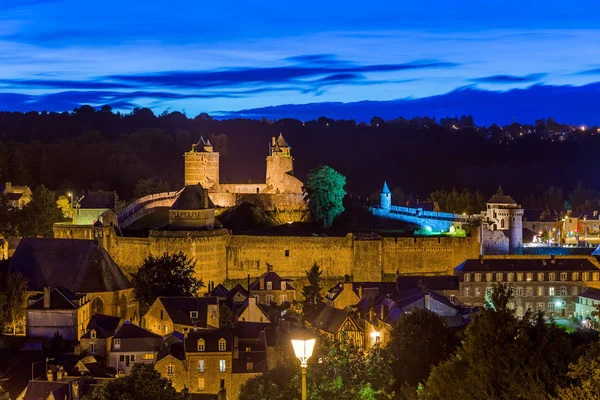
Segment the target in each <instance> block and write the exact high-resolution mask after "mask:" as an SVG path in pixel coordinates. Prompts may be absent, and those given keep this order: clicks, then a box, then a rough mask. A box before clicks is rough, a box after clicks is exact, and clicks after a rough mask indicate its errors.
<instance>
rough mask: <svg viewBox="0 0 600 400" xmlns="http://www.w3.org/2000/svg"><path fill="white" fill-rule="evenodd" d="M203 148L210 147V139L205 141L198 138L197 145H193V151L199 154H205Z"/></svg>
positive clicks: (202, 138)
mask: <svg viewBox="0 0 600 400" xmlns="http://www.w3.org/2000/svg"><path fill="white" fill-rule="evenodd" d="M204 146H208V147H212V144H211V143H210V139H208V138H207V139H206V140H204V137H202V136H200V139H199V140H198V143H196V144H195V145H194V151H195V152H199V153H202V152H207V151H206V150H205V149H204Z"/></svg>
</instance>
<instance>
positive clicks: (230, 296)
mask: <svg viewBox="0 0 600 400" xmlns="http://www.w3.org/2000/svg"><path fill="white" fill-rule="evenodd" d="M237 294H240V295H241V296H243V297H244V300H245V299H247V298H248V296H250V292H248V291H247V290H246V288H245V287H243V286H242V285H240V284H239V283H238V284H237V285H235V286H234V287H233V288H232V289H231V290H229V291H228V292H227V300H226V301H227V303H228V304H230V305H231V303H232V302H233V300H235V296H236V295H237Z"/></svg>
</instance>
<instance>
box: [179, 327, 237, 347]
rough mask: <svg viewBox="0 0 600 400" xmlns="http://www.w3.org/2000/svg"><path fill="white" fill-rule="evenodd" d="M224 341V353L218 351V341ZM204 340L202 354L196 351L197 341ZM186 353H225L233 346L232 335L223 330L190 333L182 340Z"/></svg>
mask: <svg viewBox="0 0 600 400" xmlns="http://www.w3.org/2000/svg"><path fill="white" fill-rule="evenodd" d="M221 338H223V339H225V351H219V340H220V339H221ZM199 339H204V349H205V350H204V352H199V351H198V340H199ZM183 343H184V348H185V352H186V353H216V352H219V353H227V352H231V348H232V346H233V335H232V333H231V331H229V330H225V329H213V330H198V331H194V330H192V331H190V332H189V333H188V336H187V337H186V338H185V339H184V340H183Z"/></svg>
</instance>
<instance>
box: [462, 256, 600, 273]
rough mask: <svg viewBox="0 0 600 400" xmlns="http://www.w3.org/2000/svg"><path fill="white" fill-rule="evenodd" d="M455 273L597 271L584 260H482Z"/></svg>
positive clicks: (467, 262)
mask: <svg viewBox="0 0 600 400" xmlns="http://www.w3.org/2000/svg"><path fill="white" fill-rule="evenodd" d="M455 271H456V272H488V271H489V272H493V271H499V272H503V271H506V272H512V271H523V272H527V271H599V269H598V267H596V266H595V265H594V264H593V263H592V262H591V261H590V260H588V259H585V258H556V259H554V262H553V260H552V259H539V258H499V259H492V258H483V260H482V261H480V260H479V259H469V260H466V261H464V262H463V263H462V264H460V265H459V266H458V267H456V268H455Z"/></svg>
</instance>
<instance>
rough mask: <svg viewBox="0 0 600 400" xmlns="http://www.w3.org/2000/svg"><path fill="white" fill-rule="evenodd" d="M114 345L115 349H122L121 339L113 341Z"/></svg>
mask: <svg viewBox="0 0 600 400" xmlns="http://www.w3.org/2000/svg"><path fill="white" fill-rule="evenodd" d="M113 344H114V346H115V349H119V348H121V339H115V340H113Z"/></svg>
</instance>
